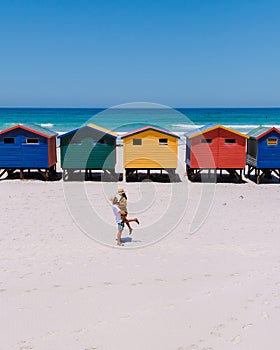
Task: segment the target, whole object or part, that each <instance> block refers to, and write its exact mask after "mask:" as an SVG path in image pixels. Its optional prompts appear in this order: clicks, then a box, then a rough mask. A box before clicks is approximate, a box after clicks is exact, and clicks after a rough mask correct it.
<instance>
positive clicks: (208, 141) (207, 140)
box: [200, 139, 212, 143]
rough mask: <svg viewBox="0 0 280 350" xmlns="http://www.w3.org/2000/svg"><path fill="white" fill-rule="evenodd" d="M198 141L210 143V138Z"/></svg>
mask: <svg viewBox="0 0 280 350" xmlns="http://www.w3.org/2000/svg"><path fill="white" fill-rule="evenodd" d="M200 143H212V139H201V140H200Z"/></svg>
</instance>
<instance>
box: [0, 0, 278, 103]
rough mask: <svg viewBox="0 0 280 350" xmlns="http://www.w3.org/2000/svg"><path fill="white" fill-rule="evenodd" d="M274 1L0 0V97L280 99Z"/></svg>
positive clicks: (157, 100) (69, 100)
mask: <svg viewBox="0 0 280 350" xmlns="http://www.w3.org/2000/svg"><path fill="white" fill-rule="evenodd" d="M279 18H280V1H279V0H234V1H230V0H173V1H168V0H154V1H152V0H149V1H148V0H141V1H137V0H115V1H113V0H75V1H74V0H56V1H55V0H1V1H0V48H1V56H0V57H1V58H0V63H1V64H0V106H2V107H4V106H41V107H110V106H113V105H116V104H121V103H127V102H134V101H148V102H154V103H161V104H165V105H169V106H172V107H250V106H257V107H258V106H264V107H266V106H271V107H272V106H280V20H279Z"/></svg>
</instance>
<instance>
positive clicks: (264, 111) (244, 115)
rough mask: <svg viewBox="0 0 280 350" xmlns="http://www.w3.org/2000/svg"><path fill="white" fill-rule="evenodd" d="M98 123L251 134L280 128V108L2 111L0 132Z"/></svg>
mask: <svg viewBox="0 0 280 350" xmlns="http://www.w3.org/2000/svg"><path fill="white" fill-rule="evenodd" d="M90 122H91V123H96V124H98V125H100V126H103V127H105V128H108V129H111V130H115V131H118V132H126V131H129V130H133V129H136V128H139V127H142V126H144V125H147V124H148V125H155V126H158V127H161V128H166V129H168V130H170V131H173V132H177V133H184V132H186V131H188V130H189V129H191V128H193V127H194V125H196V126H202V125H206V124H223V125H225V126H231V127H233V128H235V129H236V130H238V131H242V132H248V131H249V130H251V129H252V128H254V127H255V126H258V125H269V126H276V127H280V108H209V109H207V108H203V109H199V108H195V109H193V108H178V109H169V108H123V109H120V108H114V109H107V110H106V109H99V108H91V109H89V108H1V109H0V130H3V129H6V128H9V127H11V126H13V125H16V124H19V123H22V124H24V123H37V124H39V125H41V126H44V127H48V128H50V129H52V130H54V131H56V132H58V133H63V132H66V131H69V130H73V129H76V128H79V127H80V126H82V125H84V124H87V123H90Z"/></svg>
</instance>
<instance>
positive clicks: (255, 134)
mask: <svg viewBox="0 0 280 350" xmlns="http://www.w3.org/2000/svg"><path fill="white" fill-rule="evenodd" d="M271 131H276V132H277V133H278V134H280V130H278V129H277V128H275V127H272V128H271V127H269V126H258V127H257V128H255V129H253V130H251V131H249V132H248V134H247V135H248V136H250V137H252V138H255V139H256V140H259V139H261V138H262V137H264V136H265V135H267V134H269V133H270V132H271Z"/></svg>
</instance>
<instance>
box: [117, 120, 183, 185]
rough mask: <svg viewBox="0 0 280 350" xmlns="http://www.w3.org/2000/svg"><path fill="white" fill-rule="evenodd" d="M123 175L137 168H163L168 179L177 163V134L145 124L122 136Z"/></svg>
mask: <svg viewBox="0 0 280 350" xmlns="http://www.w3.org/2000/svg"><path fill="white" fill-rule="evenodd" d="M122 139H123V168H124V169H125V176H126V177H127V176H130V175H132V174H133V173H134V172H137V171H138V170H140V169H141V170H146V171H147V173H148V175H150V171H151V170H161V172H162V170H165V171H167V172H168V174H169V177H170V180H171V178H172V177H174V175H175V170H176V168H177V164H178V139H179V136H177V135H175V134H173V133H171V132H169V131H166V130H163V129H159V128H157V127H154V126H145V127H144V128H141V129H136V130H133V131H131V132H128V133H127V134H125V135H123V136H122Z"/></svg>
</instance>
